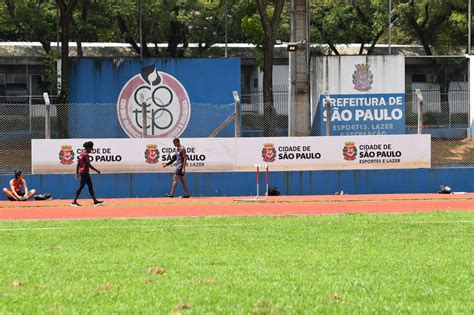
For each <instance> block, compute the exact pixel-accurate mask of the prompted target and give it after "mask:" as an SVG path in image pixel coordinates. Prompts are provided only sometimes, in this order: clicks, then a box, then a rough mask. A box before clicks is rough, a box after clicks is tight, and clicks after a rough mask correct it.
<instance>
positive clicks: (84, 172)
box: [71, 141, 103, 207]
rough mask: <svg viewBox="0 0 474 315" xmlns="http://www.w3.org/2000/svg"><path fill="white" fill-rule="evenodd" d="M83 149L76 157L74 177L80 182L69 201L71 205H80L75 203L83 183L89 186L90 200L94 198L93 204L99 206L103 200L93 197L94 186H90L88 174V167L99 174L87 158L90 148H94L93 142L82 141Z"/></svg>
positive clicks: (90, 181) (90, 180)
mask: <svg viewBox="0 0 474 315" xmlns="http://www.w3.org/2000/svg"><path fill="white" fill-rule="evenodd" d="M83 146H84V150H83V151H82V152H81V154H79V157H78V158H77V166H76V179H80V180H81V184H80V186H79V188H78V189H77V191H76V194H75V195H74V200H73V201H72V202H71V206H73V207H80V206H81V205H80V204H78V203H77V198H79V195H80V194H81V191H82V188H84V186H85V185H87V187H88V188H89V193H90V195H91V198H92V200H94V206H100V205H101V204H102V203H103V201H99V200H97V198H96V197H95V193H94V188H93V186H92V179H91V176H90V174H89V169H93V170H94V171H96V172H97V173H98V174H100V171H99V170H98V169H96V168H95V167H93V166H92V165H91V163H90V160H89V153H91V152H92V149H93V148H94V143H93V142H92V141H87V142H85V143H84V145H83Z"/></svg>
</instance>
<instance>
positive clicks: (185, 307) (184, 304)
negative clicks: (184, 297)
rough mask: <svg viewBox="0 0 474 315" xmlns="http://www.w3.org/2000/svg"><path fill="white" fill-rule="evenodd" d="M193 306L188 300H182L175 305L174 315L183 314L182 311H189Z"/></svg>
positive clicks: (172, 312)
mask: <svg viewBox="0 0 474 315" xmlns="http://www.w3.org/2000/svg"><path fill="white" fill-rule="evenodd" d="M191 308H192V306H191V304H190V303H188V302H180V303H178V304H176V305H175V307H174V308H173V310H172V311H171V314H172V315H178V314H181V311H188V310H190V309H191Z"/></svg>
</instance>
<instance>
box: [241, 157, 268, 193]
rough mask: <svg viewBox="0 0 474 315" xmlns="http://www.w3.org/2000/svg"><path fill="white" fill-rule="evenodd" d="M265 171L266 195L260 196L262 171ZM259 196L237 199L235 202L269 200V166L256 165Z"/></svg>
mask: <svg viewBox="0 0 474 315" xmlns="http://www.w3.org/2000/svg"><path fill="white" fill-rule="evenodd" d="M262 168H263V169H265V194H264V195H263V196H260V169H262ZM255 171H256V172H255V173H256V178H255V182H256V184H257V195H256V196H255V197H253V198H244V199H235V200H234V201H265V200H267V198H268V164H255Z"/></svg>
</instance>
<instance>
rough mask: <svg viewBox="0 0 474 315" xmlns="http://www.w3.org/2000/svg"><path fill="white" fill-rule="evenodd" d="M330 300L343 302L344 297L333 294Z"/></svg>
mask: <svg viewBox="0 0 474 315" xmlns="http://www.w3.org/2000/svg"><path fill="white" fill-rule="evenodd" d="M329 298H330V299H331V301H335V302H341V301H342V297H341V296H340V295H339V294H337V293H333V294H331V296H330V297H329Z"/></svg>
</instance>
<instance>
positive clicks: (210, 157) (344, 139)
mask: <svg viewBox="0 0 474 315" xmlns="http://www.w3.org/2000/svg"><path fill="white" fill-rule="evenodd" d="M88 140H89V139H65V140H59V139H58V140H43V139H40V140H32V171H33V174H66V173H69V174H72V173H74V172H75V170H76V161H77V156H78V155H79V154H80V152H81V150H82V144H83V143H84V142H85V141H88ZM92 141H93V142H94V151H93V152H92V153H91V154H90V155H91V163H92V165H93V166H95V167H96V168H98V169H99V170H100V171H102V172H104V173H157V172H173V171H174V168H173V167H170V168H163V167H162V164H164V163H166V162H168V161H169V160H170V159H171V156H172V155H173V154H174V150H175V148H174V146H173V145H172V139H92ZM181 144H182V145H183V146H184V147H185V148H186V150H187V155H188V167H187V171H188V172H221V171H253V170H254V169H255V167H254V165H255V164H268V165H269V168H270V169H271V170H280V171H301V170H344V169H388V168H430V167H431V137H430V135H385V136H339V137H292V138H183V139H182V140H181Z"/></svg>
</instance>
